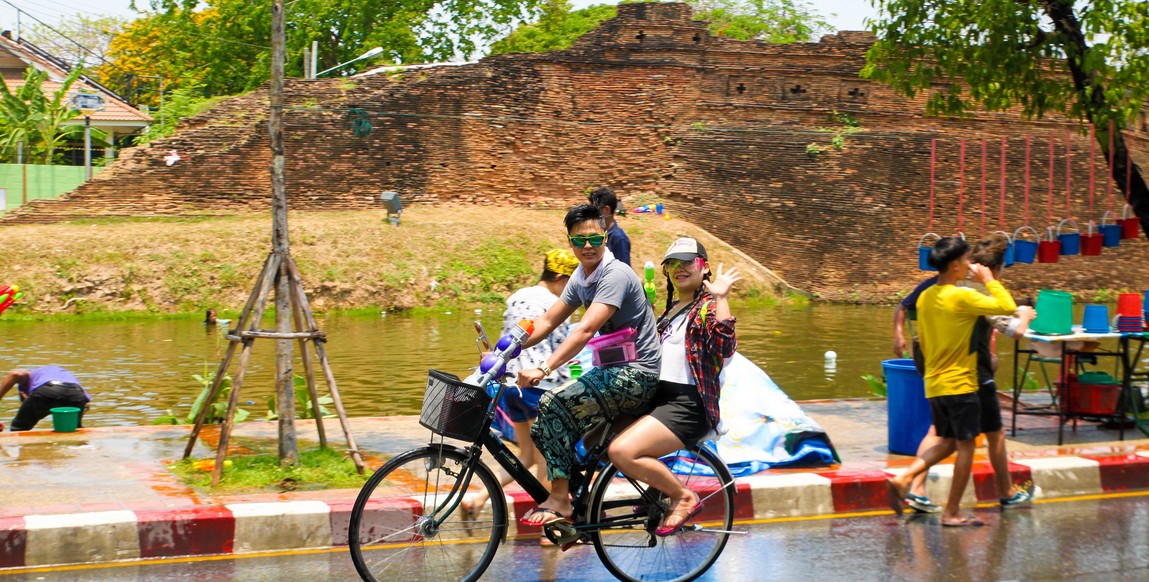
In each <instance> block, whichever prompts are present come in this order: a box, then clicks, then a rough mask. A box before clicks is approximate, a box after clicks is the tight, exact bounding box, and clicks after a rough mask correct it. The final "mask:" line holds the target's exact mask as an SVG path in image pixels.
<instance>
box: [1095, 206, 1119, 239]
mask: <svg viewBox="0 0 1149 582" xmlns="http://www.w3.org/2000/svg"><path fill="white" fill-rule="evenodd" d="M1111 214H1112V215H1113V218H1110V216H1109V215H1111ZM1116 218H1117V214H1116V213H1114V212H1112V211H1109V210H1106V211H1105V214H1104V215H1102V216H1101V226H1099V227H1098V230H1099V231H1101V246H1103V247H1110V248H1113V247H1119V246H1121V225H1120V224H1117V220H1116ZM1106 220H1112V221H1113V223H1112V224H1106V223H1105V221H1106Z"/></svg>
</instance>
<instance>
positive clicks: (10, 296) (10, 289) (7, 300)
mask: <svg viewBox="0 0 1149 582" xmlns="http://www.w3.org/2000/svg"><path fill="white" fill-rule="evenodd" d="M23 296H24V294H23V293H21V292H20V286H19V285H11V286H9V285H4V286H2V287H0V313H4V310H5V309H8V308H9V307H11V306H12V304H13V303H15V302H16V300H17V299H19V298H21V297H23Z"/></svg>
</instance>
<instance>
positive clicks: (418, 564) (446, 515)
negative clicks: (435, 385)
mask: <svg viewBox="0 0 1149 582" xmlns="http://www.w3.org/2000/svg"><path fill="white" fill-rule="evenodd" d="M468 462H469V461H468V457H467V455H466V454H465V453H464V452H462V451H460V450H459V449H456V448H454V447H450V446H429V447H424V448H421V449H415V450H412V451H408V452H406V453H403V454H402V455H399V456H398V457H395V458H394V459H391V460H390V461H389V462H388V463H387V464H385V465H383V466H382V467H381V468H380V469H379V470H378V471H376V472H375V474H374V475H372V476H371V478H370V479H369V480H368V481H367V483H366V484H364V485H363V489H362V490H360V492H359V497H358V498H357V499H356V500H355V506H354V507H353V509H352V510H351V523H350V527H349V529H348V538H349V539H348V543H349V545H350V549H351V559H352V561H354V562H355V569H356V570H358V571H359V575H360V576H361V577H362V578H363V579H364V580H367V581H369V582H373V581H384V582H398V581H403V582H407V581H418V580H435V581H440V580H467V581H470V580H476V579H478V578H479V576H481V575H482V574H483V572H484V571H485V570H486V569H487V566H489V565H490V563H491V560H493V559H494V557H495V551H496V550H497V549H498V545H499V542H500V541H502V540H503V539H504V538H505V537H506V528H507V506H506V501H505V500H504V499H503V493H502V489H501V488H500V487H499V483H498V481H497V480H496V479H495V477H494V476H493V475H492V474H491V471H490V470H489V469H487V467H486V466H485V465H483V464H482V463H480V462H477V461H476V462H475V465H474V473H473V474H472V476H471V479H470V483H469V484H468V486H467V487H466V489H464V488H463V487H462V483H461V481H462V479H463V478H464V477H465V476H466V473H467V471H465V467H466V465H467V463H468ZM482 499H486V501H485V502H482V503H480V501H481V500H482Z"/></svg>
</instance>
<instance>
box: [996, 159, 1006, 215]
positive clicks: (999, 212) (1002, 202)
mask: <svg viewBox="0 0 1149 582" xmlns="http://www.w3.org/2000/svg"><path fill="white" fill-rule="evenodd" d="M997 215H998V223H999V224H1000V225H1001V228H1002V230H1005V138H1004V137H1003V138H1001V200H1000V201H999V208H998V209H997Z"/></svg>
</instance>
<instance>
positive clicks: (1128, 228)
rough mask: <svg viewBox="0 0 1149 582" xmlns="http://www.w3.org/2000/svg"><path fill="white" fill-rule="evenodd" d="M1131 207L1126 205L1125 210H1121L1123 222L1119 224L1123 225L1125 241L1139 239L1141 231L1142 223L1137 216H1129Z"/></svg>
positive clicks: (1122, 231)
mask: <svg viewBox="0 0 1149 582" xmlns="http://www.w3.org/2000/svg"><path fill="white" fill-rule="evenodd" d="M1129 214H1130V213H1129V205H1128V204H1126V205H1125V208H1124V209H1122V210H1121V220H1118V221H1117V224H1120V225H1121V238H1122V239H1125V240H1129V239H1134V238H1137V235H1138V234H1140V230H1141V221H1140V220H1138V218H1137V217H1136V216H1129Z"/></svg>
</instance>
